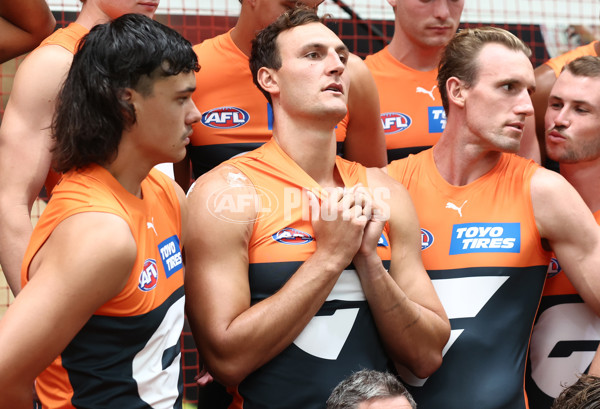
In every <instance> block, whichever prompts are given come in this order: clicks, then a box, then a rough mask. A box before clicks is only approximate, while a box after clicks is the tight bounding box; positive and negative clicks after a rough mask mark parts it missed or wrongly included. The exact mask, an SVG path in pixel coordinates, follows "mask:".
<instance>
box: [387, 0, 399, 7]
mask: <svg viewBox="0 0 600 409" xmlns="http://www.w3.org/2000/svg"><path fill="white" fill-rule="evenodd" d="M387 2H388V3H390V6H392V7H393V8H396V4H397V1H396V0H387Z"/></svg>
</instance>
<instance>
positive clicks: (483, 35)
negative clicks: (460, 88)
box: [437, 27, 531, 114]
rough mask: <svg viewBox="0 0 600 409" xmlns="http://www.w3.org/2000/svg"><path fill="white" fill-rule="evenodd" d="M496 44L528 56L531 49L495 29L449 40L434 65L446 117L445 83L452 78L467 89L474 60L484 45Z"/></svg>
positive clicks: (472, 76) (476, 30)
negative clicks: (436, 67) (436, 68)
mask: <svg viewBox="0 0 600 409" xmlns="http://www.w3.org/2000/svg"><path fill="white" fill-rule="evenodd" d="M490 43H496V44H500V45H503V46H505V47H506V48H508V49H509V50H513V51H520V52H522V53H523V54H525V55H526V56H527V57H531V49H530V48H529V47H528V46H527V45H526V44H525V43H524V42H523V41H522V40H521V39H519V38H518V37H517V36H515V35H514V34H512V33H510V32H509V31H506V30H504V29H501V28H497V27H480V28H469V29H464V30H461V31H459V32H458V33H456V35H455V36H454V37H453V38H452V40H450V42H449V43H448V45H447V46H446V48H445V49H444V52H443V53H442V57H441V59H440V63H439V66H438V77H437V79H438V89H439V91H440V95H441V97H442V104H443V105H444V109H445V110H446V114H448V94H447V91H446V82H447V81H448V79H450V78H452V77H456V78H458V79H459V80H461V81H463V82H464V83H465V84H466V85H467V86H471V85H473V84H474V83H475V81H476V80H477V69H478V66H477V57H478V55H479V53H480V51H481V50H482V49H483V47H484V46H485V45H486V44H490Z"/></svg>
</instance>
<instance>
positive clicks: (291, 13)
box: [250, 6, 326, 104]
mask: <svg viewBox="0 0 600 409" xmlns="http://www.w3.org/2000/svg"><path fill="white" fill-rule="evenodd" d="M325 18H326V17H323V18H320V17H319V16H318V15H317V13H315V11H314V10H312V9H310V8H307V7H304V6H299V7H296V8H294V9H291V10H288V11H286V12H285V13H283V14H282V15H281V16H279V17H278V18H277V20H275V21H274V22H273V23H271V24H270V25H268V26H267V27H265V28H264V29H263V30H261V31H260V32H259V33H258V34H257V35H256V38H255V39H254V40H252V52H251V54H250V71H252V79H253V80H254V84H255V85H256V86H257V87H258V89H259V90H260V91H261V92H262V93H263V94H264V96H265V97H266V98H267V100H268V101H269V103H271V104H272V103H273V101H272V100H271V94H270V93H268V92H266V91H265V90H264V89H262V87H261V86H260V85H259V84H258V77H257V74H258V70H259V69H261V68H262V67H266V68H273V69H275V70H278V69H280V68H281V55H280V53H279V49H278V48H277V37H278V36H279V34H281V33H282V32H284V31H287V30H289V29H292V28H294V27H298V26H303V25H306V24H310V23H324V21H325Z"/></svg>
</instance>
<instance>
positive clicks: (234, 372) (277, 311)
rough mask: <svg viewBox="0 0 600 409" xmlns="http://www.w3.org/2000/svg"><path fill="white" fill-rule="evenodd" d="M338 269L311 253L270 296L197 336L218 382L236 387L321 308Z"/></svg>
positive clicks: (289, 341) (291, 337)
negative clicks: (206, 334) (205, 334)
mask: <svg viewBox="0 0 600 409" xmlns="http://www.w3.org/2000/svg"><path fill="white" fill-rule="evenodd" d="M329 258H331V257H329ZM342 269H343V267H339V266H335V265H332V264H330V263H329V260H328V258H327V254H321V253H318V252H316V253H315V254H313V256H311V257H310V258H309V259H308V260H307V261H305V262H304V263H303V264H302V266H301V267H300V268H299V269H298V270H297V271H296V272H295V273H294V274H293V275H292V277H291V278H290V279H289V280H288V281H287V282H286V284H285V285H284V286H283V287H282V288H281V289H280V290H279V291H277V292H276V293H275V294H273V295H271V296H270V297H268V298H266V299H264V300H262V301H261V302H259V303H256V304H254V305H252V306H251V307H250V308H248V309H246V310H245V311H243V312H242V313H241V314H239V315H238V316H237V317H235V318H234V319H233V320H232V321H231V322H230V323H227V324H223V328H222V331H219V333H218V334H216V335H212V336H209V337H205V338H204V339H202V338H203V337H202V335H200V339H199V340H198V343H199V344H200V345H202V344H204V346H205V348H202V349H203V351H202V352H203V356H204V358H205V359H206V365H207V367H208V369H209V371H210V372H211V373H212V374H213V375H214V376H215V378H217V379H219V380H220V381H221V382H222V383H224V384H226V385H236V384H238V383H239V382H241V381H242V380H243V379H244V378H245V377H246V376H247V375H248V374H250V373H251V372H253V371H255V370H256V369H258V368H259V367H261V366H262V365H264V364H266V363H267V362H269V361H270V360H271V359H273V358H274V357H275V356H277V355H278V354H280V353H281V352H282V351H283V350H284V349H285V348H287V347H288V346H289V345H290V344H292V342H293V341H294V339H296V337H297V336H298V335H299V334H300V333H301V332H302V330H303V329H304V328H305V327H306V325H307V324H308V323H309V322H310V320H311V319H312V318H313V317H314V315H315V314H316V313H317V311H318V310H319V309H320V308H321V306H322V305H323V303H324V302H325V300H326V299H327V296H328V295H329V294H330V292H331V290H332V288H333V286H334V285H335V283H336V281H337V279H338V277H339V275H340V273H341V271H342ZM215 308H218V307H215ZM195 315H196V317H199V319H202V315H198V314H195ZM194 321H197V320H194Z"/></svg>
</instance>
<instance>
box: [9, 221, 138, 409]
mask: <svg viewBox="0 0 600 409" xmlns="http://www.w3.org/2000/svg"><path fill="white" fill-rule="evenodd" d="M135 258H136V245H135V241H134V239H133V236H132V235H131V232H130V230H129V226H128V225H127V223H125V222H124V221H123V220H122V219H120V218H119V217H117V216H115V215H111V214H106V213H81V214H78V215H75V216H71V217H69V218H68V219H66V220H65V221H63V222H61V223H60V225H59V226H58V227H57V228H56V229H55V230H54V232H53V233H52V235H51V236H50V238H49V239H48V241H46V243H45V244H44V245H43V247H42V248H41V249H40V251H39V252H38V253H37V255H36V256H35V258H34V259H33V261H32V263H31V265H30V269H29V275H30V277H31V281H30V282H29V283H28V284H27V286H25V288H24V290H23V291H22V292H21V293H20V294H19V296H18V297H17V298H15V301H14V303H13V304H12V305H11V306H10V307H9V309H8V310H7V312H6V315H5V316H4V317H3V318H2V320H1V321H0V344H1V345H2V348H1V350H0V388H2V391H3V392H2V399H0V408H2V409H4V408H6V409H9V408H10V409H25V408H27V409H29V408H31V385H32V384H33V382H34V379H35V377H36V376H37V375H38V374H39V373H41V372H42V371H43V370H44V369H45V368H46V367H47V366H48V365H49V364H50V363H51V362H52V361H53V360H54V359H55V358H56V357H57V356H58V355H59V354H60V353H61V351H62V350H63V349H64V348H65V347H66V345H67V344H68V343H69V342H70V341H71V340H72V339H73V337H74V336H75V335H76V334H77V332H78V331H79V330H80V329H81V328H82V327H83V325H84V324H85V322H86V321H87V320H88V319H89V318H90V316H91V315H92V314H93V313H94V311H96V310H97V309H98V308H99V307H100V306H101V305H102V304H104V303H105V302H106V301H107V300H109V299H110V298H112V297H114V296H115V295H116V294H118V293H119V292H120V291H121V289H122V288H123V287H124V285H125V283H126V282H127V279H128V278H129V274H130V272H131V269H132V267H133V263H134V262H135ZM74 300H76V302H74Z"/></svg>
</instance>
